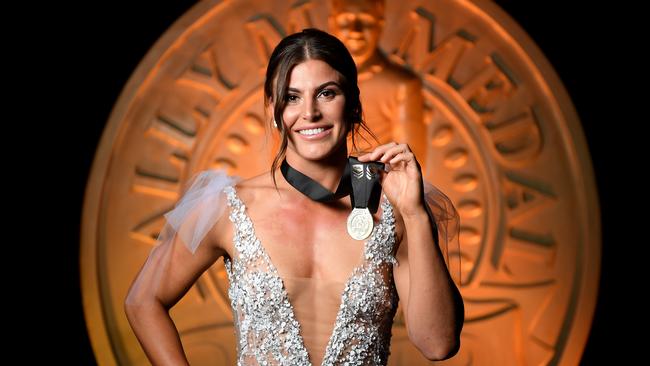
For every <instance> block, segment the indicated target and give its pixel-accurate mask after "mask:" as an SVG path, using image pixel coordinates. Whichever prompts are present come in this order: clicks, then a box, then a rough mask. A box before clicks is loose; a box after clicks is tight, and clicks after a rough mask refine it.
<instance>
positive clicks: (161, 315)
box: [124, 215, 227, 365]
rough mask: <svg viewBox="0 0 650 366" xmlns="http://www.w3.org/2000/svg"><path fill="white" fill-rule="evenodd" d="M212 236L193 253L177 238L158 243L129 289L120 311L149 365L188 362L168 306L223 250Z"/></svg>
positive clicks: (172, 304) (175, 300) (179, 296)
mask: <svg viewBox="0 0 650 366" xmlns="http://www.w3.org/2000/svg"><path fill="white" fill-rule="evenodd" d="M224 217H227V215H224ZM212 238H214V232H210V233H209V234H208V235H206V238H205V239H204V242H203V243H201V244H200V245H199V247H198V249H197V250H196V252H195V253H194V254H192V253H191V252H190V251H189V250H188V249H187V248H186V246H185V244H184V243H183V242H182V241H181V240H180V239H178V238H177V237H174V238H173V239H171V240H169V241H166V242H163V243H161V244H160V245H158V246H157V247H155V248H154V249H153V250H152V251H151V253H150V254H149V257H148V258H147V260H146V262H145V263H144V265H143V266H142V268H141V269H140V272H139V273H138V275H137V276H136V278H135V280H134V281H133V283H132V285H131V287H130V289H129V292H128V294H127V296H126V300H125V302H124V310H125V312H126V316H127V318H128V320H129V323H130V324H131V327H132V328H133V332H134V333H135V335H136V337H137V338H138V341H139V342H140V345H141V346H142V348H143V350H144V351H145V353H146V355H147V357H148V359H149V361H150V362H151V363H152V364H153V365H189V363H188V361H187V358H186V356H185V353H184V351H183V347H182V345H181V341H180V336H179V334H178V330H177V329H176V326H175V325H174V323H173V321H172V319H171V317H170V316H169V309H170V308H172V307H173V306H174V305H175V304H176V303H177V302H178V301H179V300H180V299H181V298H182V297H183V296H184V295H185V293H186V292H187V291H188V290H189V289H190V288H191V286H192V285H193V284H194V282H196V280H197V279H198V278H199V277H200V276H201V274H202V273H203V272H204V271H205V270H207V269H208V268H209V267H210V266H211V265H212V264H213V263H214V262H215V261H216V260H217V259H218V258H219V257H221V256H222V255H223V254H224V253H225V252H224V251H223V249H221V248H220V247H219V246H218V245H217V244H216V243H215V242H214V241H215V240H213V239H212Z"/></svg>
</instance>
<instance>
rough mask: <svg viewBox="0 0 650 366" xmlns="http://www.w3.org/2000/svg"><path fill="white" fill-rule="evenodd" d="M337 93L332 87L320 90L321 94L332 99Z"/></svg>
mask: <svg viewBox="0 0 650 366" xmlns="http://www.w3.org/2000/svg"><path fill="white" fill-rule="evenodd" d="M335 95H336V92H335V91H334V90H332V89H325V90H323V91H322V92H320V94H319V96H323V97H325V98H326V99H332V98H334V96H335Z"/></svg>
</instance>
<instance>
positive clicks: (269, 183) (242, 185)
mask: <svg viewBox="0 0 650 366" xmlns="http://www.w3.org/2000/svg"><path fill="white" fill-rule="evenodd" d="M276 180H277V188H278V189H283V186H282V180H281V179H279V178H278V177H277V175H276ZM234 188H235V191H236V192H237V196H238V197H239V199H240V200H241V201H242V202H244V204H245V205H246V206H247V207H248V208H253V207H256V206H258V205H262V206H265V205H268V204H270V203H271V202H270V200H271V199H272V195H271V194H270V193H271V192H272V191H276V186H275V184H274V182H273V179H272V177H271V174H270V172H269V171H266V172H264V173H261V174H258V175H256V176H253V177H250V178H247V179H244V180H241V181H239V182H237V184H236V185H235V187H234Z"/></svg>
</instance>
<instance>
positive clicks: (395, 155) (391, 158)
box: [358, 142, 415, 164]
mask: <svg viewBox="0 0 650 366" xmlns="http://www.w3.org/2000/svg"><path fill="white" fill-rule="evenodd" d="M358 159H359V161H381V162H382V163H388V164H395V163H397V162H399V161H405V162H408V161H409V160H411V159H413V160H415V155H414V154H413V152H411V149H410V148H409V146H408V145H407V144H398V143H396V142H391V143H388V144H384V145H381V146H378V147H377V148H376V149H375V150H374V151H372V152H370V153H367V154H364V155H361V156H359V158H358Z"/></svg>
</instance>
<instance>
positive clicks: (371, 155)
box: [358, 141, 408, 161]
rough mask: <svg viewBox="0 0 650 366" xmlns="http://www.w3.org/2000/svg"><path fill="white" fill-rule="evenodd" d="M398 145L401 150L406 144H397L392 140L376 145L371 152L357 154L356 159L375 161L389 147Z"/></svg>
mask: <svg viewBox="0 0 650 366" xmlns="http://www.w3.org/2000/svg"><path fill="white" fill-rule="evenodd" d="M398 146H402V150H403V149H404V146H406V144H398V143H397V142H394V141H393V142H389V143H387V144H384V145H381V146H377V147H376V148H375V150H373V151H372V152H369V153H367V154H364V155H361V156H359V158H358V159H359V161H377V160H379V159H380V158H381V157H382V156H384V154H385V153H386V152H387V151H388V150H390V149H391V148H396V147H398ZM406 148H408V146H406Z"/></svg>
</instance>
